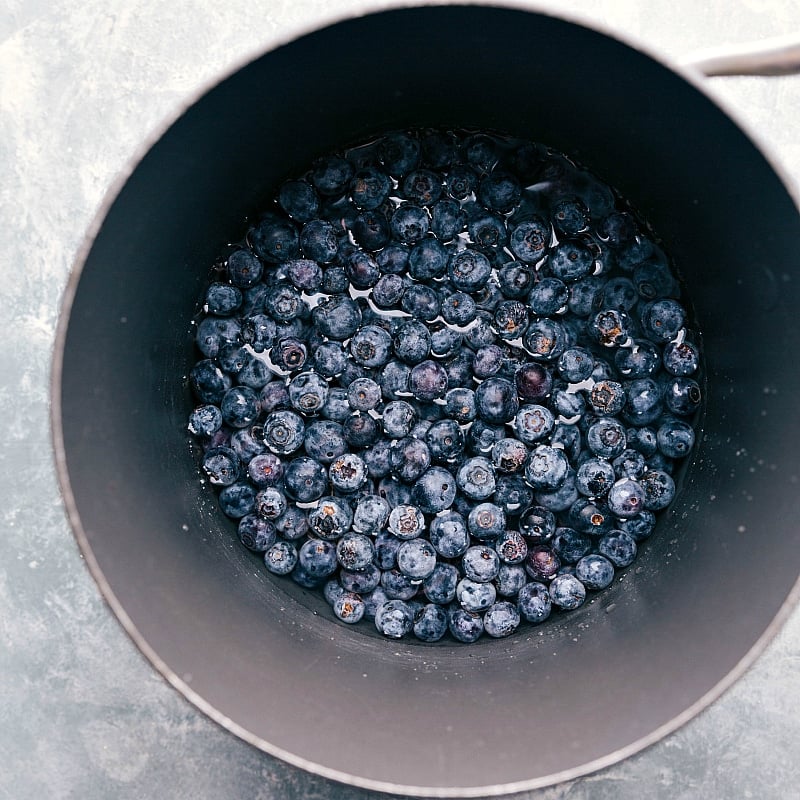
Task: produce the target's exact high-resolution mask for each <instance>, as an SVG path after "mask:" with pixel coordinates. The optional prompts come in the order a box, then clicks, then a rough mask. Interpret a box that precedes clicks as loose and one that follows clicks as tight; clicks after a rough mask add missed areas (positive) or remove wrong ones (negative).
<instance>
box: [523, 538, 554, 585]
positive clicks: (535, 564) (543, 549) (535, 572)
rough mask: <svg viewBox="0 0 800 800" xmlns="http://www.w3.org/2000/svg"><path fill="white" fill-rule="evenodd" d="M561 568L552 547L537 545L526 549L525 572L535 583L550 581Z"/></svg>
mask: <svg viewBox="0 0 800 800" xmlns="http://www.w3.org/2000/svg"><path fill="white" fill-rule="evenodd" d="M560 566H561V561H560V559H559V557H558V555H557V554H556V552H555V550H554V549H553V548H552V547H549V546H548V545H545V544H537V545H534V546H533V547H531V548H529V549H528V555H527V556H526V557H525V570H526V572H527V573H528V575H530V576H531V578H533V579H534V580H535V581H544V580H550V579H551V578H552V577H553V576H554V575H555V574H556V573H557V572H558V569H559V567H560Z"/></svg>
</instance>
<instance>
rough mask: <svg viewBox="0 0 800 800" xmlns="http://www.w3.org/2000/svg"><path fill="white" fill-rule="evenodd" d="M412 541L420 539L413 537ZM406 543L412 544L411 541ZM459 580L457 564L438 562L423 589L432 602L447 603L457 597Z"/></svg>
mask: <svg viewBox="0 0 800 800" xmlns="http://www.w3.org/2000/svg"><path fill="white" fill-rule="evenodd" d="M412 541H414V542H416V541H418V540H417V539H413V540H412ZM405 544H411V542H407V543H405ZM458 581H459V576H458V569H457V568H456V567H455V566H453V565H452V564H446V563H443V562H436V563H435V564H434V567H433V569H432V571H431V572H430V574H429V575H428V576H427V577H426V578H425V580H424V582H423V584H422V590H423V592H424V593H425V597H427V598H428V600H430V601H431V603H438V604H439V605H447V604H448V603H450V602H452V601H453V600H454V599H455V596H456V586H457V584H458Z"/></svg>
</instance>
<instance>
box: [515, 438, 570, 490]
mask: <svg viewBox="0 0 800 800" xmlns="http://www.w3.org/2000/svg"><path fill="white" fill-rule="evenodd" d="M568 471H569V460H568V459H567V456H566V455H565V454H564V451H563V450H557V449H555V448H554V447H550V446H549V445H544V444H541V445H539V446H538V447H536V448H535V449H534V450H532V451H531V453H530V455H529V456H528V461H527V463H526V464H525V480H526V481H527V482H528V484H529V485H530V486H531V487H532V488H533V489H535V490H537V491H543V490H544V491H548V490H552V489H558V488H559V487H560V486H561V485H562V484H563V483H564V481H565V480H566V478H567V473H568Z"/></svg>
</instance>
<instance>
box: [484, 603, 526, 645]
mask: <svg viewBox="0 0 800 800" xmlns="http://www.w3.org/2000/svg"><path fill="white" fill-rule="evenodd" d="M519 623H520V613H519V611H518V610H517V608H516V606H514V605H513V604H512V603H509V602H508V601H507V600H501V601H500V602H499V603H494V605H491V606H489V608H487V609H486V613H485V614H484V615H483V628H484V630H485V631H486V633H488V634H489V636H492V637H494V638H495V639H500V638H503V637H505V636H510V635H511V634H512V633H514V631H515V630H516V629H517V628H518V627H519Z"/></svg>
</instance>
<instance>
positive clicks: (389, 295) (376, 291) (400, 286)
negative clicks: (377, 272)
mask: <svg viewBox="0 0 800 800" xmlns="http://www.w3.org/2000/svg"><path fill="white" fill-rule="evenodd" d="M406 288H407V283H406V280H405V279H404V278H403V277H401V276H400V275H395V274H392V273H389V274H386V275H381V277H380V278H378V280H377V282H376V283H375V285H374V286H373V287H372V301H373V302H374V303H375V305H376V306H378V308H395V307H396V306H397V305H398V304H399V303H400V300H401V299H402V297H403V293H404V292H405V290H406Z"/></svg>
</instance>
